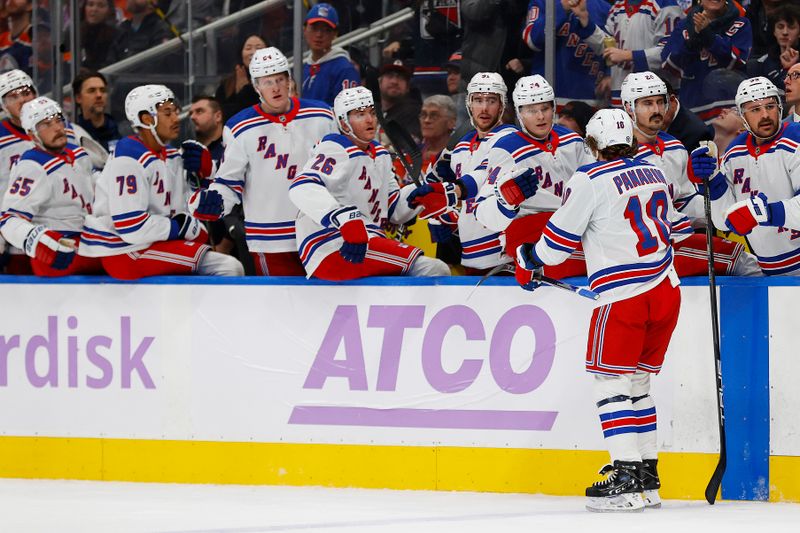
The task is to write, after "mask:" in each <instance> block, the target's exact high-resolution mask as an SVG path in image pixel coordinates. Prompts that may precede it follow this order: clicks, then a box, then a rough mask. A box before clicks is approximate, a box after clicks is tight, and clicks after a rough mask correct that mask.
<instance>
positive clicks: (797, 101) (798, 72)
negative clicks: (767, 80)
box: [783, 63, 800, 122]
mask: <svg viewBox="0 0 800 533" xmlns="http://www.w3.org/2000/svg"><path fill="white" fill-rule="evenodd" d="M783 86H784V88H785V96H786V107H787V108H788V109H787V112H788V114H787V116H786V120H785V121H784V122H800V64H798V63H795V64H794V65H793V66H792V68H790V69H789V72H787V73H786V78H785V79H784V80H783Z"/></svg>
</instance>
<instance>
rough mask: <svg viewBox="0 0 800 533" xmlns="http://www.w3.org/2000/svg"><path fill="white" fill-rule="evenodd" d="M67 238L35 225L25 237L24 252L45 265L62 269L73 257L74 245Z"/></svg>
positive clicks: (67, 265)
mask: <svg viewBox="0 0 800 533" xmlns="http://www.w3.org/2000/svg"><path fill="white" fill-rule="evenodd" d="M70 243H72V241H70V240H69V239H62V238H61V235H60V234H59V233H58V232H55V231H52V230H48V229H47V228H46V227H44V226H36V227H35V228H33V229H32V230H31V231H30V232H28V236H27V237H25V244H24V247H25V253H26V254H27V255H28V256H29V257H33V258H34V259H36V260H37V261H40V262H42V263H44V264H45V265H47V266H49V267H51V268H55V269H56V270H64V269H65V268H67V267H69V265H70V264H71V263H72V260H73V259H74V258H75V246H74V244H70Z"/></svg>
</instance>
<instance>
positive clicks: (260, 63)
mask: <svg viewBox="0 0 800 533" xmlns="http://www.w3.org/2000/svg"><path fill="white" fill-rule="evenodd" d="M249 70H250V78H251V79H252V80H253V81H255V80H257V79H258V78H263V77H264V76H271V75H273V74H280V73H281V72H285V73H286V74H287V75H289V76H291V73H290V72H289V60H288V59H286V56H285V55H283V52H281V51H280V50H278V49H277V48H275V47H274V46H270V47H269V48H261V49H260V50H256V51H255V53H254V54H253V57H252V59H250V67H249Z"/></svg>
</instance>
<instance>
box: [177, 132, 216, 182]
mask: <svg viewBox="0 0 800 533" xmlns="http://www.w3.org/2000/svg"><path fill="white" fill-rule="evenodd" d="M181 158H183V168H184V169H185V170H187V171H189V172H194V173H195V174H197V175H198V176H200V177H201V178H207V177H209V176H210V175H211V169H212V168H213V164H212V160H211V152H209V151H208V148H206V147H205V146H203V144H202V143H199V142H197V141H193V140H189V141H183V142H182V143H181Z"/></svg>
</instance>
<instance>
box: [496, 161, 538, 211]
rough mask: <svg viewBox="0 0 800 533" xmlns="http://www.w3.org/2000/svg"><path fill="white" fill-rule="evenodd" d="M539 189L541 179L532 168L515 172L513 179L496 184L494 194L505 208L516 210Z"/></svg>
mask: <svg viewBox="0 0 800 533" xmlns="http://www.w3.org/2000/svg"><path fill="white" fill-rule="evenodd" d="M538 188H539V179H538V178H537V177H536V174H534V172H533V169H532V168H525V169H519V170H516V171H514V173H513V174H512V175H511V178H509V179H507V180H505V181H504V182H503V183H500V182H499V181H497V182H495V184H494V194H495V196H496V197H497V200H498V201H499V202H500V203H502V204H503V206H504V207H511V208H515V207H517V206H518V205H519V204H521V203H522V202H524V201H525V200H527V199H528V198H530V197H531V196H533V195H534V194H536V190H537V189H538Z"/></svg>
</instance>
